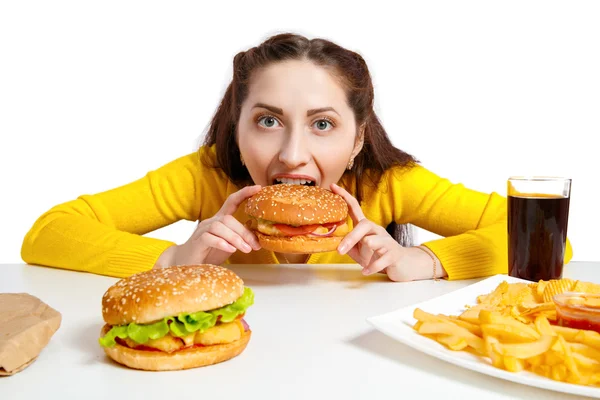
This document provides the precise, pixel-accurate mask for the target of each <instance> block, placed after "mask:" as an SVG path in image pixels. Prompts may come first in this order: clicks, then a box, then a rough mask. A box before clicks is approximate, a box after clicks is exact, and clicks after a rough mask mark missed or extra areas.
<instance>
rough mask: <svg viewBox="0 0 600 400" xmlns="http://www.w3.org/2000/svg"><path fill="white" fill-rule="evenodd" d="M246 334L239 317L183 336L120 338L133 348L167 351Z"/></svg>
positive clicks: (120, 341)
mask: <svg viewBox="0 0 600 400" xmlns="http://www.w3.org/2000/svg"><path fill="white" fill-rule="evenodd" d="M243 334H244V325H243V324H242V322H241V321H240V320H239V319H236V320H235V321H233V322H228V323H223V324H218V325H215V326H213V327H212V328H209V329H207V330H206V331H204V332H195V333H192V334H189V335H187V336H183V337H176V336H173V335H171V333H170V332H169V334H167V335H166V336H163V337H161V338H160V339H150V340H148V341H147V342H146V343H143V344H142V343H137V342H135V341H133V340H131V339H130V338H125V339H119V338H117V341H119V343H120V344H124V345H126V346H127V347H130V348H132V349H136V348H137V349H139V348H144V349H146V348H150V349H156V350H160V351H164V352H167V353H172V352H174V351H177V350H181V349H182V348H185V347H191V346H194V345H203V346H210V345H214V344H226V343H231V342H235V341H236V340H239V339H240V338H241V337H242V335H243Z"/></svg>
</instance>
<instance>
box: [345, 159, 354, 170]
mask: <svg viewBox="0 0 600 400" xmlns="http://www.w3.org/2000/svg"><path fill="white" fill-rule="evenodd" d="M353 166H354V158H351V159H350V162H349V163H348V166H347V167H346V169H347V170H348V171H350V170H351V169H352V167H353Z"/></svg>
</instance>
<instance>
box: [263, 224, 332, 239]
mask: <svg viewBox="0 0 600 400" xmlns="http://www.w3.org/2000/svg"><path fill="white" fill-rule="evenodd" d="M340 224H341V223H340V222H330V223H327V224H321V225H319V224H313V225H302V226H291V225H285V224H273V226H274V227H275V228H277V229H279V230H280V231H281V233H283V234H284V235H287V236H298V235H308V234H309V233H312V232H314V231H315V230H317V228H319V227H321V226H323V227H325V229H327V230H330V229H331V228H333V226H334V225H340Z"/></svg>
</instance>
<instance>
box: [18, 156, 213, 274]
mask: <svg viewBox="0 0 600 400" xmlns="http://www.w3.org/2000/svg"><path fill="white" fill-rule="evenodd" d="M198 157H199V155H198V154H197V153H193V154H190V155H188V156H185V157H181V158H179V159H177V160H174V161H172V162H170V163H168V164H166V165H164V166H162V167H161V168H159V169H157V170H154V171H151V172H149V173H148V174H146V176H144V177H143V178H141V179H139V180H136V181H134V182H131V183H129V184H126V185H124V186H121V187H118V188H115V189H111V190H108V191H105V192H102V193H98V194H93V195H83V196H80V197H78V198H77V199H75V200H72V201H68V202H66V203H63V204H60V205H57V206H55V207H53V208H51V209H50V210H49V211H47V212H46V213H44V214H43V215H42V216H40V217H39V218H38V219H37V221H36V222H35V223H34V224H33V226H32V228H31V229H30V230H29V232H28V233H27V235H26V236H25V238H24V240H23V245H22V248H21V257H22V258H23V260H24V261H25V262H27V263H30V264H39V265H45V266H52V267H57V268H65V269H72V270H79V271H87V272H92V273H96V274H102V275H109V276H116V277H123V276H128V275H131V274H134V273H136V272H140V271H144V270H148V269H151V268H152V267H153V266H154V264H155V263H156V261H157V259H158V258H159V256H160V255H161V254H162V253H163V252H164V251H165V249H167V248H168V247H170V246H172V245H173V244H174V243H172V242H170V241H165V240H160V239H154V238H150V237H144V236H142V235H144V234H146V233H148V232H151V231H154V230H156V229H158V228H161V227H164V226H167V225H169V224H172V223H174V222H176V221H179V220H182V219H185V220H190V221H195V220H197V219H198V218H199V216H200V201H199V199H200V198H201V194H202V193H201V191H202V188H201V185H200V184H199V181H200V180H199V179H198V177H199V174H200V171H201V168H202V167H201V166H200V161H199V159H198Z"/></svg>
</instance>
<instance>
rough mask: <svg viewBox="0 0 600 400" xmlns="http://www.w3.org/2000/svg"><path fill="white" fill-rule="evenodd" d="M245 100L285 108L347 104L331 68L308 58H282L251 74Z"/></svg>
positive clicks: (344, 94)
mask: <svg viewBox="0 0 600 400" xmlns="http://www.w3.org/2000/svg"><path fill="white" fill-rule="evenodd" d="M248 102H249V103H251V104H254V102H268V103H269V104H271V105H274V106H277V107H281V108H283V109H284V110H285V109H286V108H290V109H293V108H306V109H310V108H318V107H327V106H332V107H336V106H337V107H338V108H342V107H348V106H347V99H346V93H345V92H344V89H343V87H342V86H341V84H340V82H339V80H337V79H336V78H335V77H334V76H333V75H332V74H331V72H330V71H329V70H328V69H326V68H324V67H321V66H318V65H315V64H314V63H312V62H310V61H304V60H303V61H300V60H293V61H283V62H278V63H274V64H271V65H269V66H267V67H265V68H263V69H261V70H259V71H257V72H256V73H255V74H253V76H252V79H251V81H250V86H249V93H248Z"/></svg>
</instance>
